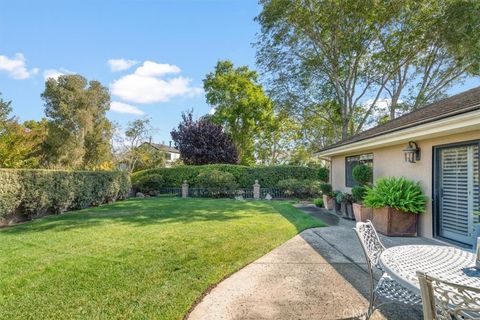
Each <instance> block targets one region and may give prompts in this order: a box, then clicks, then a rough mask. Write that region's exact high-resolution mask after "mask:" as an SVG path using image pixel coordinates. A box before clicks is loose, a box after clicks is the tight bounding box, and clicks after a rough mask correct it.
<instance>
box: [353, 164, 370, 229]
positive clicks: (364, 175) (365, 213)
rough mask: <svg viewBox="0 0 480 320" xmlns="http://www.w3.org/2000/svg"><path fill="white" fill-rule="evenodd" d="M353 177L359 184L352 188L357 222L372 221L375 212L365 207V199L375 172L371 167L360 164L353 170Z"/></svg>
mask: <svg viewBox="0 0 480 320" xmlns="http://www.w3.org/2000/svg"><path fill="white" fill-rule="evenodd" d="M352 176H353V179H354V180H355V182H357V185H356V186H355V187H353V188H352V197H353V205H352V207H353V214H354V215H355V220H357V221H362V222H365V221H367V220H371V219H372V213H373V210H372V208H367V207H366V206H364V205H363V197H364V196H365V191H366V186H368V185H369V183H370V181H372V178H373V170H372V168H371V167H370V166H367V165H365V164H360V165H358V166H355V167H354V168H353V171H352Z"/></svg>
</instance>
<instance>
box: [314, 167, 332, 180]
mask: <svg viewBox="0 0 480 320" xmlns="http://www.w3.org/2000/svg"><path fill="white" fill-rule="evenodd" d="M329 175H330V171H329V170H328V169H327V168H324V167H319V168H318V176H317V178H318V180H320V181H322V182H328V180H329Z"/></svg>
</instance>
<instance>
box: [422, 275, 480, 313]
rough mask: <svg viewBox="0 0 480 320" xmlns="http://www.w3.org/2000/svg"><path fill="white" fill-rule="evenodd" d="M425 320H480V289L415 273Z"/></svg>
mask: <svg viewBox="0 0 480 320" xmlns="http://www.w3.org/2000/svg"><path fill="white" fill-rule="evenodd" d="M417 276H418V281H419V282H420V289H421V290H422V301H423V318H424V319H425V320H452V319H455V320H457V319H458V320H467V319H471V320H473V319H476V320H479V319H480V288H473V287H467V286H463V285H459V284H455V283H451V282H447V281H443V280H440V279H438V278H435V277H432V276H429V275H427V274H425V273H423V272H420V271H417Z"/></svg>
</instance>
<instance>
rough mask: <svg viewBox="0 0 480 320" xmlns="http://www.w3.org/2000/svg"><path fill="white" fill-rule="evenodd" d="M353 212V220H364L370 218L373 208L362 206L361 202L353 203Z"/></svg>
mask: <svg viewBox="0 0 480 320" xmlns="http://www.w3.org/2000/svg"><path fill="white" fill-rule="evenodd" d="M352 206H353V214H354V215H355V220H357V221H359V222H365V221H367V220H372V215H373V209H372V208H367V207H364V206H363V204H361V203H354V204H353V205H352Z"/></svg>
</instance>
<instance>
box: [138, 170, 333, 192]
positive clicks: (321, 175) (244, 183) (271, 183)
mask: <svg viewBox="0 0 480 320" xmlns="http://www.w3.org/2000/svg"><path fill="white" fill-rule="evenodd" d="M207 170H218V171H223V172H229V173H231V174H232V175H233V176H234V177H235V181H236V183H237V184H238V186H239V187H240V188H251V187H252V186H253V184H254V183H255V180H258V182H259V183H260V186H261V187H262V188H274V187H276V186H277V184H278V182H279V181H280V180H285V179H291V178H294V179H298V180H306V179H308V180H322V181H324V180H327V179H328V170H327V169H325V168H322V167H301V166H269V167H248V166H240V165H231V164H211V165H204V166H179V167H175V168H158V169H150V170H143V171H138V172H135V173H133V174H132V183H133V184H135V183H136V181H138V180H140V179H142V178H144V177H146V176H148V175H152V174H159V175H161V176H162V177H163V179H164V180H165V186H166V187H180V186H181V185H182V182H183V181H184V180H187V181H188V183H189V185H190V186H198V185H199V183H198V175H199V174H200V173H201V172H204V171H207Z"/></svg>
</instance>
